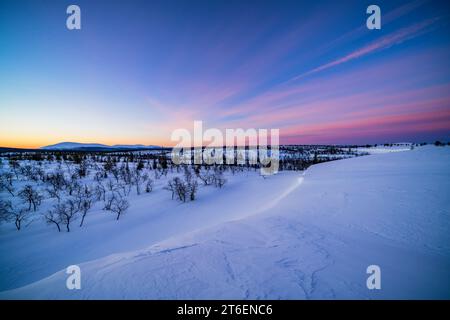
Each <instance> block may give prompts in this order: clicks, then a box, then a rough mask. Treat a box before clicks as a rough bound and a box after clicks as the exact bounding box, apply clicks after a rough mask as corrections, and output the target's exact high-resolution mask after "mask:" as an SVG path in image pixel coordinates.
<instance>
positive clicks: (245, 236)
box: [0, 146, 450, 299]
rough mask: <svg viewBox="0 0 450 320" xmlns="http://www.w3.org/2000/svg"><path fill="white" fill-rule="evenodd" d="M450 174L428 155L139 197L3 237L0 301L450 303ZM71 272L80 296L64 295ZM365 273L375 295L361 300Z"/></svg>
mask: <svg viewBox="0 0 450 320" xmlns="http://www.w3.org/2000/svg"><path fill="white" fill-rule="evenodd" d="M449 163H450V148H448V147H434V146H427V147H418V148H415V149H414V150H410V151H405V152H389V153H385V152H383V153H379V154H374V155H370V156H364V157H357V158H351V159H345V160H339V161H332V162H326V163H321V164H318V165H314V166H312V167H310V168H309V169H308V170H307V171H306V172H304V173H298V172H282V173H281V174H279V175H276V176H272V177H269V178H266V179H262V178H261V177H258V176H257V175H256V174H252V173H241V174H240V176H236V177H235V178H234V179H230V182H229V184H227V185H226V186H225V187H224V188H223V189H220V190H219V189H206V188H205V189H204V190H202V193H200V195H201V196H200V197H199V199H198V200H196V201H194V202H189V203H186V204H180V203H176V202H174V201H169V200H170V195H168V194H167V192H165V193H164V191H163V190H159V191H155V193H151V194H149V195H145V197H144V196H140V197H139V198H136V199H134V200H133V202H131V201H130V203H132V207H130V211H129V212H127V214H126V215H125V216H124V217H123V220H121V221H119V223H117V222H116V221H113V220H111V219H106V217H105V215H106V214H105V213H100V212H99V213H98V214H97V215H95V219H94V217H91V220H89V221H88V224H89V226H88V227H89V228H83V229H77V230H75V231H74V232H71V233H70V234H68V233H59V234H58V233H51V232H50V231H49V230H48V227H46V226H42V227H38V226H30V229H29V230H26V232H23V233H22V231H21V232H20V233H19V232H13V231H12V230H6V231H5V232H2V234H1V235H0V261H1V263H0V265H1V269H0V282H1V289H2V290H6V291H3V292H1V293H0V298H2V299H17V298H19V299H23V298H26V299H29V298H31V299H94V298H95V299H202V298H207V299H349V298H351V299H380V298H387V299H392V298H396V299H410V298H413V299H430V298H439V299H442V298H443V299H449V298H450V286H449V283H450V233H449V230H450V167H449V165H448V164H449ZM108 218H110V217H108ZM70 264H77V265H79V266H80V268H81V272H82V280H81V281H82V289H81V290H68V289H67V288H66V279H67V276H68V275H67V274H66V273H65V267H66V266H68V265H70ZM373 264H375V265H379V266H380V268H381V279H382V280H381V286H382V288H381V290H368V289H367V287H366V279H367V277H368V275H367V274H366V268H367V267H368V266H369V265H373ZM58 270H59V271H58ZM19 286H20V288H17V289H13V288H16V287H19ZM8 289H13V290H8Z"/></svg>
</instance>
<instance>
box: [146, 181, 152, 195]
mask: <svg viewBox="0 0 450 320" xmlns="http://www.w3.org/2000/svg"><path fill="white" fill-rule="evenodd" d="M152 191H153V180H152V179H149V180H147V184H146V185H145V192H147V193H150V192H152Z"/></svg>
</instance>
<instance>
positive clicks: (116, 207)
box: [110, 197, 130, 220]
mask: <svg viewBox="0 0 450 320" xmlns="http://www.w3.org/2000/svg"><path fill="white" fill-rule="evenodd" d="M129 206H130V204H129V202H128V201H127V200H126V199H124V198H122V197H115V198H114V199H113V201H112V203H111V208H110V210H111V211H112V212H114V213H115V214H116V215H117V217H116V220H119V218H120V216H121V215H122V214H123V213H124V212H125V211H126V210H127V209H128V207H129Z"/></svg>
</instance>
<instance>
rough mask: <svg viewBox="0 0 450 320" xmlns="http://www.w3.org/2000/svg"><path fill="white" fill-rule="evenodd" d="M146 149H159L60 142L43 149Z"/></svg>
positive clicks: (140, 146)
mask: <svg viewBox="0 0 450 320" xmlns="http://www.w3.org/2000/svg"><path fill="white" fill-rule="evenodd" d="M94 148H96V149H145V148H158V147H155V146H144V145H142V144H131V145H129V144H116V145H113V146H109V145H106V144H100V143H79V142H60V143H56V144H52V145H49V146H45V147H41V149H43V150H80V149H94Z"/></svg>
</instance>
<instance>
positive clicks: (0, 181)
mask: <svg viewBox="0 0 450 320" xmlns="http://www.w3.org/2000/svg"><path fill="white" fill-rule="evenodd" d="M12 176H13V173H12V172H5V173H3V174H2V175H0V191H3V190H6V191H8V193H9V194H10V195H11V196H13V197H14V196H15V195H14V191H15V190H14V187H13V184H12V179H11V178H10V177H12Z"/></svg>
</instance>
